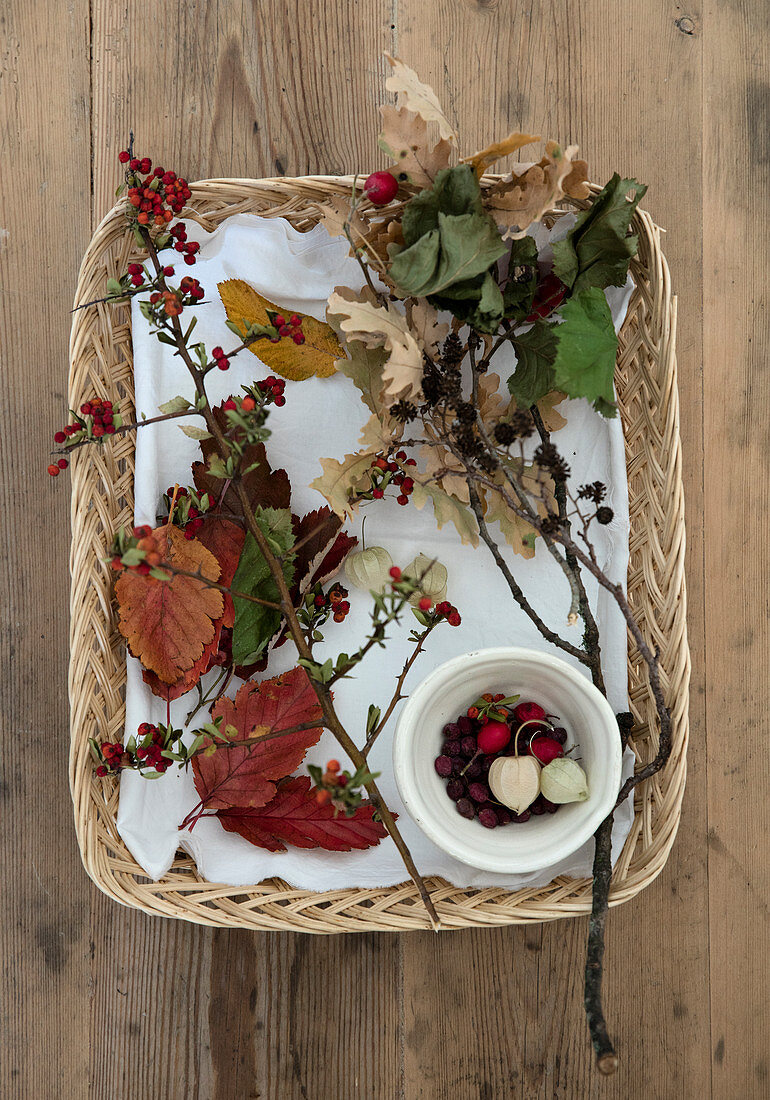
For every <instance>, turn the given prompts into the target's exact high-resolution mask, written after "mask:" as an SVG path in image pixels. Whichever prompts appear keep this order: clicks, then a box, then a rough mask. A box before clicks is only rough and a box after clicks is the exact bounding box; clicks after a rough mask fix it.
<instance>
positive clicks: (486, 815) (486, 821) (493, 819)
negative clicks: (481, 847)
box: [479, 810, 500, 829]
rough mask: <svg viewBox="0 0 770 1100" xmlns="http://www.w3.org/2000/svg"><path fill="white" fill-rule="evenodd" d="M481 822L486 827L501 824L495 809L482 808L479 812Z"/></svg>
mask: <svg viewBox="0 0 770 1100" xmlns="http://www.w3.org/2000/svg"><path fill="white" fill-rule="evenodd" d="M479 822H480V823H481V824H482V825H483V826H484V828H485V829H496V828H497V826H498V825H499V824H500V822H499V821H498V820H497V814H496V813H495V811H494V810H481V812H480V813H479Z"/></svg>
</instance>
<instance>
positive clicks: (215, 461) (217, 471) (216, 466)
mask: <svg viewBox="0 0 770 1100" xmlns="http://www.w3.org/2000/svg"><path fill="white" fill-rule="evenodd" d="M208 472H209V473H210V474H211V476H212V477H217V478H220V479H221V480H222V481H224V480H225V479H226V478H228V477H229V476H230V474H229V472H228V469H227V466H226V465H225V463H224V461H223V460H222V459H221V458H220V457H219V455H212V456H211V458H210V459H209V464H208Z"/></svg>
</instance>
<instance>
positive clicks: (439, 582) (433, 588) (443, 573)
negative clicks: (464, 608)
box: [404, 554, 448, 604]
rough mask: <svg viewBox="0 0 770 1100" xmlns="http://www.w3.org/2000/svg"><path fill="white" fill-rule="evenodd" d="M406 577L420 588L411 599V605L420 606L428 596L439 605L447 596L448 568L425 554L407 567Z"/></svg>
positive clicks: (420, 555) (419, 555)
mask: <svg viewBox="0 0 770 1100" xmlns="http://www.w3.org/2000/svg"><path fill="white" fill-rule="evenodd" d="M431 563H432V564H431ZM404 576H406V577H409V579H410V580H414V581H418V582H419V588H418V589H417V591H416V592H415V593H414V594H413V595H412V596H411V597H410V600H409V602H410V603H413V604H418V603H419V602H420V600H421V599H422V597H423V596H428V597H429V598H430V599H431V600H433V602H434V603H438V602H439V600H443V599H444V597H445V596H446V583H447V576H448V574H447V570H446V566H445V565H442V564H441V562H440V561H434V559H433V558H429V557H427V555H425V554H418V555H417V557H416V558H415V559H414V561H413V562H410V563H409V565H407V567H406V569H405V570H404Z"/></svg>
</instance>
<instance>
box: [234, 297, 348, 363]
mask: <svg viewBox="0 0 770 1100" xmlns="http://www.w3.org/2000/svg"><path fill="white" fill-rule="evenodd" d="M218 289H219V294H220V297H221V298H222V305H223V306H224V307H225V312H226V313H227V317H228V320H230V321H232V322H233V323H234V324H236V325H238V327H239V328H240V329H241V332H242V333H243V334H244V335H245V333H246V330H247V328H248V326H249V325H252V324H254V323H256V324H258V325H269V324H270V323H271V322H270V318H269V317H268V313H267V311H268V310H272V311H273V312H275V313H289V314H291V313H296V312H297V311H296V310H292V309H289V308H288V307H286V308H284V307H283V306H278V305H274V304H273V303H272V302H271V301H269V300H268V299H267V298H265V297H263V295H261V294H260V293H258V291H256V290H255V289H254V287H252V286H249V284H248V283H245V282H244V281H243V280H242V279H227V280H225V282H222V283H219V286H218ZM297 316H298V317H300V318H301V320H302V332H303V335H304V337H305V343H304V344H295V343H294V341H293V340H292V339H291V337H288V336H287V337H283V338H282V339H281V340H280V341H279V342H278V343H277V344H272V343H271V342H270V341H269V340H259V341H257V342H256V343H254V344H252V345H251V347H250V348H249V351H250V352H252V353H253V354H254V355H256V356H257V358H258V359H260V360H261V361H262V362H263V363H264V364H265V366H266V367H268V368H269V369H270V370H272V371H275V373H276V374H280V375H281V377H283V378H289V379H291V380H292V381H293V382H302V381H304V379H306V378H312V376H313V375H317V376H318V377H319V378H328V377H329V376H330V375H332V374H334V371H335V366H334V362H335V360H336V359H339V358H340V356H341V355H342V354H343V351H342V348H341V346H340V343H339V340H338V339H337V337H336V336H335V335H334V330H333V329H332V328H331V327H330V326H329V325H327V324H326V323H325V322H324V321H317V320H316V319H315V317H309V316H307V314H303V313H297Z"/></svg>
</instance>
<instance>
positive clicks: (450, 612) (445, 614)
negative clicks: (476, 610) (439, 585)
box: [436, 600, 462, 626]
mask: <svg viewBox="0 0 770 1100" xmlns="http://www.w3.org/2000/svg"><path fill="white" fill-rule="evenodd" d="M436 615H438V617H439V618H440V619H446V621H447V622H448V623H449V625H450V626H459V625H460V623H461V622H462V619H461V618H460V612H459V611H458V610H457V608H456V607H454V606H453V605H452V604H451V603H450V602H449V600H442V602H441V603H437V604H436Z"/></svg>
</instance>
